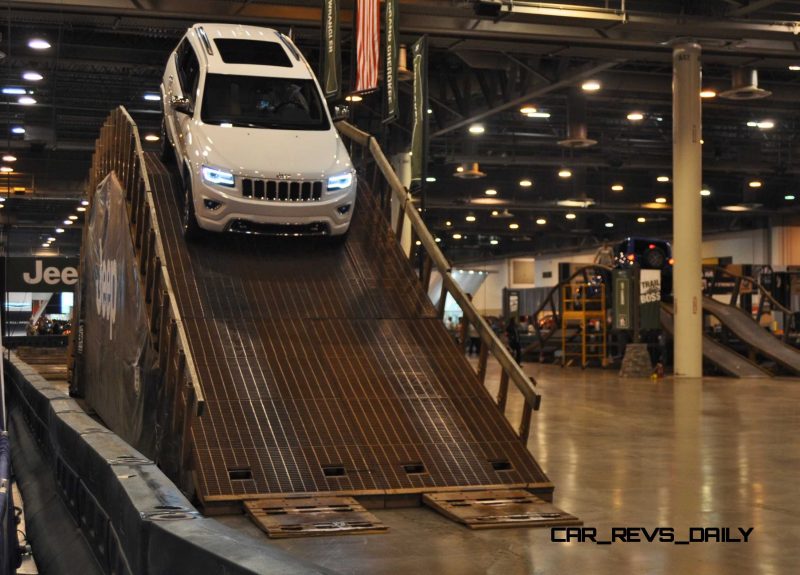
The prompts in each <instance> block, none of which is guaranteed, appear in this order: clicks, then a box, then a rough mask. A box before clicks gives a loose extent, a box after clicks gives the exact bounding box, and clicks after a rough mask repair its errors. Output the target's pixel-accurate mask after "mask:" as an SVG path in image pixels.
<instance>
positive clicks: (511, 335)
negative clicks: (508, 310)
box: [506, 316, 522, 364]
mask: <svg viewBox="0 0 800 575" xmlns="http://www.w3.org/2000/svg"><path fill="white" fill-rule="evenodd" d="M506 338H507V340H508V347H510V348H511V351H512V352H513V353H514V359H515V360H516V361H517V363H519V364H521V363H522V346H521V345H520V342H519V330H518V329H517V320H516V318H514V317H513V316H512V317H510V318H508V323H507V324H506Z"/></svg>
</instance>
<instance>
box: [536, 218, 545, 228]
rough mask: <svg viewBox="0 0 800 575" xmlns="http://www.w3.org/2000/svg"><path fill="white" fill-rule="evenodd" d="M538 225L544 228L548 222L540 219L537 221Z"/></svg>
mask: <svg viewBox="0 0 800 575" xmlns="http://www.w3.org/2000/svg"><path fill="white" fill-rule="evenodd" d="M536 223H537V225H540V226H543V225H545V224H546V223H547V220H546V219H544V218H539V219H537V220H536Z"/></svg>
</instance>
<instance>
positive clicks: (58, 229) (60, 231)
mask: <svg viewBox="0 0 800 575" xmlns="http://www.w3.org/2000/svg"><path fill="white" fill-rule="evenodd" d="M56 233H57V234H63V233H64V228H56Z"/></svg>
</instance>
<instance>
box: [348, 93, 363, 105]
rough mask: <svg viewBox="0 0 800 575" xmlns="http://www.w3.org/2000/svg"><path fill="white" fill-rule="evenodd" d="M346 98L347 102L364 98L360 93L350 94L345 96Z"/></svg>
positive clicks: (355, 101)
mask: <svg viewBox="0 0 800 575" xmlns="http://www.w3.org/2000/svg"><path fill="white" fill-rule="evenodd" d="M344 99H345V101H346V102H352V103H353V104H356V103H358V102H361V101H362V100H364V98H363V97H362V96H361V95H359V94H350V95H349V96H345V97H344Z"/></svg>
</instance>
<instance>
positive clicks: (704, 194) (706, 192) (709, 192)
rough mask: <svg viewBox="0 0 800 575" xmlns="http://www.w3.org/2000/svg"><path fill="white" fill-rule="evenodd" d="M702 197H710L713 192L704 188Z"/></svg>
mask: <svg viewBox="0 0 800 575" xmlns="http://www.w3.org/2000/svg"><path fill="white" fill-rule="evenodd" d="M700 195H701V196H703V197H707V196H710V195H711V190H709V189H708V188H703V189H702V190H700Z"/></svg>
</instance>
